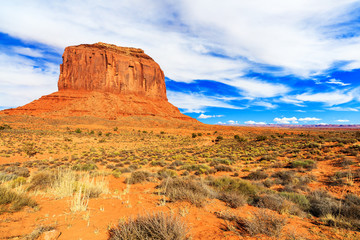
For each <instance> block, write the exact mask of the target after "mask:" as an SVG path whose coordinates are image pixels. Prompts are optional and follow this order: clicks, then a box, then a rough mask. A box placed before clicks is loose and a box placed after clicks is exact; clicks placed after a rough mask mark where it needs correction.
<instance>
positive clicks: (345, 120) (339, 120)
mask: <svg viewBox="0 0 360 240" xmlns="http://www.w3.org/2000/svg"><path fill="white" fill-rule="evenodd" d="M336 121H337V122H340V123H348V122H350V120H348V119H338V120H336Z"/></svg>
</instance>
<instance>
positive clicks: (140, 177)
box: [125, 171, 153, 184]
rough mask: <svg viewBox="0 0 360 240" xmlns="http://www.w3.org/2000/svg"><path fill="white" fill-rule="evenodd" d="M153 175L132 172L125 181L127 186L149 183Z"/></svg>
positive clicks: (145, 172)
mask: <svg viewBox="0 0 360 240" xmlns="http://www.w3.org/2000/svg"><path fill="white" fill-rule="evenodd" d="M152 176H153V174H152V173H151V172H147V171H135V172H132V173H131V175H130V177H129V178H127V179H126V180H125V181H126V182H127V183H129V184H136V183H142V182H147V181H150V179H151V177H152Z"/></svg>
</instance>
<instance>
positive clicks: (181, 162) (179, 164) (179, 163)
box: [170, 160, 184, 167]
mask: <svg viewBox="0 0 360 240" xmlns="http://www.w3.org/2000/svg"><path fill="white" fill-rule="evenodd" d="M182 165H184V162H183V161H180V160H175V161H174V162H172V163H171V164H170V166H172V167H179V166H182Z"/></svg>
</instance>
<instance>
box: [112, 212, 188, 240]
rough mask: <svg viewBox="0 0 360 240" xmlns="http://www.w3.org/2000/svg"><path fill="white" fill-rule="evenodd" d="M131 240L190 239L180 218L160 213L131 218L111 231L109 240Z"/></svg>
mask: <svg viewBox="0 0 360 240" xmlns="http://www.w3.org/2000/svg"><path fill="white" fill-rule="evenodd" d="M130 239H131V240H145V239H158V240H169V239H172V240H186V239H190V237H189V236H188V228H187V226H186V225H185V224H184V223H183V222H181V220H180V219H179V218H178V217H175V216H171V215H167V214H165V213H163V212H160V213H156V214H153V215H150V214H148V215H145V216H138V217H137V219H131V218H129V219H128V221H126V222H120V223H119V224H118V225H117V226H116V227H115V228H111V229H110V230H109V240H130Z"/></svg>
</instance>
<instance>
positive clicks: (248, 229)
mask: <svg viewBox="0 0 360 240" xmlns="http://www.w3.org/2000/svg"><path fill="white" fill-rule="evenodd" d="M217 216H218V217H219V218H222V219H224V220H225V226H226V229H227V230H228V231H232V232H235V233H236V234H238V235H244V234H250V235H251V236H256V235H259V234H263V235H266V236H269V237H275V238H279V237H280V235H281V232H282V229H283V228H284V226H285V225H286V224H287V219H286V218H285V217H283V216H280V215H278V214H276V213H273V212H272V211H271V210H268V209H259V210H258V211H257V212H253V213H252V214H251V216H250V217H249V218H242V217H239V216H237V215H235V214H234V213H231V212H229V211H222V212H219V213H217Z"/></svg>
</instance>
